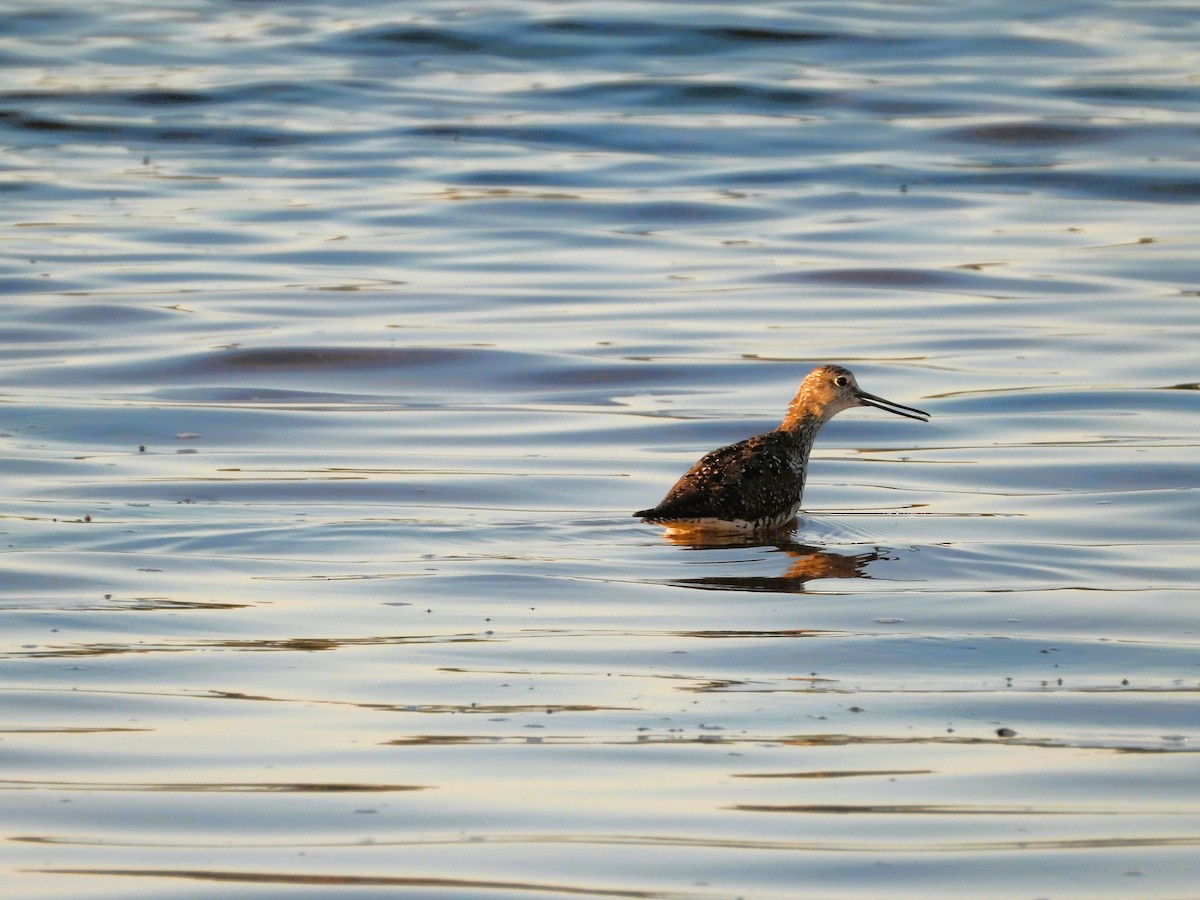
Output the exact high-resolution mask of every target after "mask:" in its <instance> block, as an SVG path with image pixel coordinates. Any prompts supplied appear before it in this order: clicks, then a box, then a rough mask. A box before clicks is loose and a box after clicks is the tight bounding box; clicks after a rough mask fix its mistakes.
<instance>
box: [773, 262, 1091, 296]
mask: <svg viewBox="0 0 1200 900" xmlns="http://www.w3.org/2000/svg"><path fill="white" fill-rule="evenodd" d="M759 280H760V281H765V282H770V283H776V284H778V283H782V284H789V283H797V282H798V283H811V284H828V285H837V286H848V287H860V288H872V289H876V290H895V291H940V292H945V291H952V292H955V293H964V294H973V295H976V296H985V297H1002V296H1030V295H1032V296H1044V295H1046V294H1062V293H1073V294H1084V293H1089V292H1091V291H1093V290H1094V286H1093V285H1090V284H1086V283H1083V282H1072V281H1067V280H1065V279H1063V280H1060V279H1054V280H1048V279H1036V278H1014V277H1012V276H999V275H994V274H991V272H990V271H988V270H972V269H965V268H955V269H899V268H860V269H817V270H812V271H805V272H773V273H771V274H769V275H764V276H760V278H759Z"/></svg>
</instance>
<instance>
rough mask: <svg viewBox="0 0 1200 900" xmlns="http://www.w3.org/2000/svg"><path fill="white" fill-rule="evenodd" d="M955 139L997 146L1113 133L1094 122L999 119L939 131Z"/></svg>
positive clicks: (1102, 137)
mask: <svg viewBox="0 0 1200 900" xmlns="http://www.w3.org/2000/svg"><path fill="white" fill-rule="evenodd" d="M942 136H943V137H944V138H947V139H949V140H956V141H968V142H978V143H983V144H997V145H1000V146H1032V147H1038V146H1045V145H1049V144H1082V143H1093V142H1097V141H1102V140H1106V139H1108V138H1111V137H1113V136H1114V131H1113V129H1111V128H1102V127H1099V126H1095V125H1068V124H1054V123H1050V122H1003V123H996V124H990V125H976V126H973V127H971V128H957V129H953V130H951V131H945V132H943V133H942Z"/></svg>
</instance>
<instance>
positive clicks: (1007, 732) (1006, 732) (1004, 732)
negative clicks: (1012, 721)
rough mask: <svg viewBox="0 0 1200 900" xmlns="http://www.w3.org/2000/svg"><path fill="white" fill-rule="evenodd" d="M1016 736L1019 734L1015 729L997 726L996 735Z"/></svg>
mask: <svg viewBox="0 0 1200 900" xmlns="http://www.w3.org/2000/svg"><path fill="white" fill-rule="evenodd" d="M1016 736H1017V733H1016V732H1015V731H1013V730H1012V729H1011V728H997V729H996V737H1002V738H1010V737H1016Z"/></svg>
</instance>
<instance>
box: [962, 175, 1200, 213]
mask: <svg viewBox="0 0 1200 900" xmlns="http://www.w3.org/2000/svg"><path fill="white" fill-rule="evenodd" d="M972 168H976V169H977V170H978V171H977V172H976V173H969V174H963V173H957V172H949V173H945V174H944V175H943V176H942V177H941V179H940V180H941V181H942V182H943V184H944V185H945V186H953V187H956V188H958V189H960V190H961V189H963V188H968V187H976V188H977V187H986V188H993V189H999V190H1004V191H1009V192H1012V193H1014V194H1029V195H1037V194H1048V195H1061V196H1077V197H1087V198H1093V199H1106V200H1121V201H1126V202H1132V203H1194V202H1196V200H1197V199H1200V178H1197V177H1192V176H1183V175H1181V174H1180V173H1179V172H1178V171H1172V167H1166V166H1164V167H1161V168H1162V169H1164V171H1162V173H1161V174H1154V173H1153V170H1152V169H1151V170H1150V171H1148V170H1147V168H1146V167H1141V168H1139V169H1138V170H1137V171H1135V172H1134V171H1127V170H1124V169H1120V170H1118V169H1110V170H1109V171H1106V172H1088V171H1079V170H1059V171H1056V170H1052V169H1050V170H1047V169H1044V168H1036V169H1029V168H1023V167H1022V166H1020V165H1019V164H1016V165H1011V166H1008V165H1004V166H999V167H996V166H993V165H991V164H982V165H977V166H972ZM1081 221H1083V220H1082V219H1081Z"/></svg>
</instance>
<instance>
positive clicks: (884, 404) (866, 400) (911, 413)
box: [858, 391, 929, 422]
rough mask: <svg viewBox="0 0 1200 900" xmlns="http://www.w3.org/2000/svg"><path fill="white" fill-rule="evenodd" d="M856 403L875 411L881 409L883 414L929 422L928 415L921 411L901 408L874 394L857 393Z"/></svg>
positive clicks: (909, 407) (897, 404)
mask: <svg viewBox="0 0 1200 900" xmlns="http://www.w3.org/2000/svg"><path fill="white" fill-rule="evenodd" d="M858 402H859V403H862V404H864V405H866V406H874V407H875V408H876V409H882V410H884V411H885V412H890V413H895V414H896V415H898V416H904V417H906V418H909V419H916V420H917V421H918V422H928V421H929V413H927V412H925V410H923V409H913V408H912V407H911V406H901V405H900V404H899V403H893V402H892V401H891V400H884V399H883V398H882V397H876V396H875V395H874V394H868V393H867V392H866V391H859V392H858Z"/></svg>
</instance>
